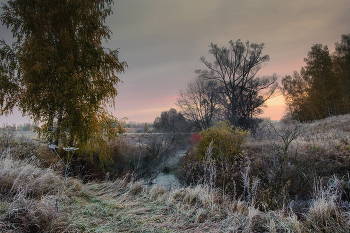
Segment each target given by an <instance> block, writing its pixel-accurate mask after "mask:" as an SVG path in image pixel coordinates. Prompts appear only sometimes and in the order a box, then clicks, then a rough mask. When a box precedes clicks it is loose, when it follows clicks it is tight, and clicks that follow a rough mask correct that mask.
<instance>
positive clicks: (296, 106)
mask: <svg viewBox="0 0 350 233" xmlns="http://www.w3.org/2000/svg"><path fill="white" fill-rule="evenodd" d="M304 61H305V62H306V66H304V67H302V68H301V71H300V72H297V71H294V73H293V75H287V76H285V77H284V78H283V79H282V88H281V90H282V94H283V96H284V98H285V102H286V105H287V108H288V113H287V115H286V116H285V117H289V118H293V119H295V120H298V121H301V122H305V121H313V120H316V119H324V118H326V117H328V116H335V115H341V114H347V113H350V34H347V35H342V37H341V42H337V43H335V52H334V53H333V54H330V52H329V50H328V47H327V46H324V45H322V44H315V45H313V46H312V47H311V51H309V52H308V54H307V57H306V58H304Z"/></svg>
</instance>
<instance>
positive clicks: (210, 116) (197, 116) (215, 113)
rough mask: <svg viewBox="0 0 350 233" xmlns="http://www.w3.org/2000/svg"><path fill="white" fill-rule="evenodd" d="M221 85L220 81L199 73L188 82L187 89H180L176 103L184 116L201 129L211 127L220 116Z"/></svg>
mask: <svg viewBox="0 0 350 233" xmlns="http://www.w3.org/2000/svg"><path fill="white" fill-rule="evenodd" d="M221 87H222V86H220V83H219V82H218V81H216V80H208V79H207V78H206V77H205V76H202V75H198V76H197V78H196V79H195V80H194V81H192V82H189V83H188V85H187V88H186V89H185V90H180V97H179V98H178V99H177V103H176V105H177V106H179V108H180V109H181V113H182V114H183V116H184V117H185V118H187V119H188V120H190V121H192V122H194V124H195V126H196V127H198V128H199V130H202V129H206V128H209V127H210V126H212V123H213V121H214V120H215V119H217V118H219V116H220V112H221V104H220V101H221V100H220V98H221V96H220V95H219V92H220V88H221Z"/></svg>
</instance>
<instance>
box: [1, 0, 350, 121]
mask: <svg viewBox="0 0 350 233" xmlns="http://www.w3.org/2000/svg"><path fill="white" fill-rule="evenodd" d="M0 2H1V3H5V2H6V1H5V0H0ZM113 12H114V13H113V15H111V16H110V17H109V18H107V21H106V24H107V25H108V26H109V28H110V30H111V31H112V33H113V35H112V36H111V40H110V41H109V42H108V43H107V44H105V46H106V47H109V48H113V49H114V48H120V49H119V51H120V53H119V58H120V60H121V61H126V62H127V63H128V68H127V69H126V70H125V73H123V74H120V75H119V77H120V79H121V80H122V81H123V82H122V83H120V84H119V85H118V88H117V89H118V93H119V94H118V96H117V97H116V99H115V109H110V110H111V111H112V113H113V115H115V116H116V117H118V118H123V117H127V118H128V121H135V122H153V121H154V119H155V118H156V117H157V116H160V114H161V112H162V111H166V110H169V109H170V108H172V107H173V108H176V105H175V102H176V98H177V97H178V93H179V91H180V90H181V89H185V88H186V86H187V83H188V82H189V81H191V80H193V79H194V78H195V77H196V74H195V73H194V71H195V70H196V69H204V68H205V66H204V65H203V64H202V63H201V62H199V58H200V57H201V56H205V57H206V58H207V60H209V61H213V58H212V57H211V55H210V54H208V49H209V47H208V45H209V44H210V43H211V42H213V43H215V44H218V46H220V47H221V46H228V42H229V41H230V40H233V41H236V40H238V39H241V40H242V41H247V40H249V41H250V42H251V43H259V44H260V43H264V44H265V48H264V50H263V54H264V55H265V54H267V55H269V56H270V61H269V62H267V63H266V64H265V66H264V67H263V68H262V69H261V70H260V72H259V73H258V76H262V75H272V74H273V73H276V74H277V75H278V76H279V77H280V79H281V78H282V77H284V76H285V75H291V74H292V72H293V71H294V70H297V71H300V68H301V67H302V66H304V65H305V64H304V62H303V59H304V57H306V55H307V53H308V51H309V50H310V48H311V46H312V45H313V44H324V45H328V47H329V49H330V51H331V52H333V51H334V43H335V42H337V41H340V38H341V35H342V34H348V33H350V27H349V25H350V14H349V12H350V3H349V0H332V1H329V0H294V1H287V0H245V1H243V0H215V1H213V0H166V1H165V0H119V1H115V2H114V5H113ZM0 13H2V11H1V10H0ZM0 38H4V39H5V40H6V42H7V43H10V42H11V39H12V34H11V32H10V30H9V29H7V28H6V27H5V26H1V27H0ZM267 105H268V107H267V108H266V109H265V110H264V114H263V115H262V116H266V117H270V118H271V119H273V120H278V119H280V118H281V117H282V115H283V112H284V103H283V98H282V97H281V96H277V97H275V98H273V99H271V100H269V101H268V103H267ZM28 121H29V118H24V117H22V116H21V114H20V113H19V112H18V111H16V110H15V111H14V114H12V115H10V116H7V117H5V116H0V123H6V122H7V123H9V124H12V123H15V124H19V123H25V122H28Z"/></svg>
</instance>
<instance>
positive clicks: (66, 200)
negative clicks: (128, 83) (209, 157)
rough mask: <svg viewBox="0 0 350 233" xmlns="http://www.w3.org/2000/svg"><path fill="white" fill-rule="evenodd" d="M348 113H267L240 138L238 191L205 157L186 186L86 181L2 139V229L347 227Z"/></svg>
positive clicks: (342, 229) (274, 229) (289, 229)
mask: <svg viewBox="0 0 350 233" xmlns="http://www.w3.org/2000/svg"><path fill="white" fill-rule="evenodd" d="M347 122H350V116H349V115H344V116H337V117H332V118H328V119H326V120H322V121H317V122H313V123H310V124H302V125H296V124H277V125H274V126H273V125H271V124H272V123H271V122H268V121H265V122H263V124H262V127H261V128H260V129H259V130H257V132H256V134H255V135H253V136H251V138H250V140H249V141H248V143H246V144H245V145H244V146H243V150H244V152H242V153H244V154H243V157H244V160H242V161H241V163H240V164H236V165H235V166H237V167H232V168H230V169H228V170H229V171H231V170H232V173H233V171H234V169H235V168H239V169H240V170H239V172H238V171H236V175H235V178H234V180H230V182H231V184H232V183H233V181H234V182H235V185H236V195H235V193H228V192H226V191H225V189H223V188H222V186H221V185H217V183H216V182H215V181H214V179H210V176H212V178H213V175H214V173H213V172H214V170H215V169H216V170H215V171H216V177H219V176H220V174H219V173H220V169H221V168H220V167H215V168H214V164H213V163H211V162H210V161H207V162H206V163H205V165H206V167H204V168H203V167H202V168H203V169H204V170H203V172H204V173H205V174H207V175H208V176H207V179H206V181H205V182H202V183H201V184H193V186H190V187H182V188H181V187H173V188H171V189H165V188H164V187H161V186H158V185H153V186H149V185H147V184H146V183H144V182H142V181H137V182H130V181H129V178H128V177H126V178H125V179H121V178H118V179H115V180H114V181H104V182H90V183H87V184H82V182H81V181H80V180H78V179H75V178H72V177H69V178H68V179H67V181H66V182H65V181H64V177H62V176H61V175H60V174H61V170H62V166H61V168H60V166H58V165H56V166H52V167H51V168H47V167H45V166H44V165H43V164H44V163H43V161H42V160H40V159H38V158H39V157H34V156H30V157H28V158H24V157H22V156H17V154H16V153H17V152H16V151H24V150H27V153H28V154H30V155H33V154H36V153H38V152H37V151H40V150H34V151H32V152H31V150H32V149H33V148H34V147H29V146H27V147H23V144H20V143H13V144H8V145H10V146H8V147H7V148H5V147H2V148H1V151H2V154H1V157H0V183H1V186H0V231H4V232H122V231H124V232H145V231H152V232H349V230H350V229H349V228H350V226H349V222H350V218H349V216H350V204H349V200H348V196H349V194H350V193H349V191H350V185H349V180H350V179H349V177H348V174H347V171H348V170H349V168H350V160H349V144H348V140H349V138H350V128H349V126H348V124H347ZM291 135H294V136H295V137H294V138H293V140H291V141H290V143H289V144H288V140H286V139H288V138H289V139H291ZM283 139H285V140H283ZM287 144H288V147H286V145H287ZM17 147H19V148H20V147H23V148H22V149H19V148H17ZM9 148H10V149H9ZM16 148H17V149H16ZM41 150H43V149H41ZM41 153H43V151H42V152H41ZM22 154H23V153H22ZM45 157H49V154H48V153H47V154H46V156H41V158H45ZM222 168H225V167H224V166H222ZM60 169H61V170H60ZM205 169H207V170H205ZM281 169H283V170H281ZM211 173H212V174H211ZM223 174H224V173H223ZM227 183H229V182H227ZM214 184H215V185H214ZM238 186H240V188H239V187H238Z"/></svg>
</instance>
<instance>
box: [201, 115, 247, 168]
mask: <svg viewBox="0 0 350 233" xmlns="http://www.w3.org/2000/svg"><path fill="white" fill-rule="evenodd" d="M249 134H250V132H249V131H247V130H243V129H241V128H233V126H232V125H230V124H229V123H228V122H227V121H223V122H220V123H218V124H217V126H213V127H210V128H208V129H206V130H203V131H202V132H200V139H199V142H198V144H197V145H196V146H195V148H194V151H195V154H196V158H198V159H205V157H206V152H207V149H208V147H209V145H210V143H211V142H212V141H213V143H212V147H213V149H212V159H215V160H221V159H226V160H228V161H231V162H234V161H236V160H238V159H240V158H241V156H242V153H241V152H242V149H241V146H242V145H243V144H244V143H245V142H247V141H248V138H249Z"/></svg>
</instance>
